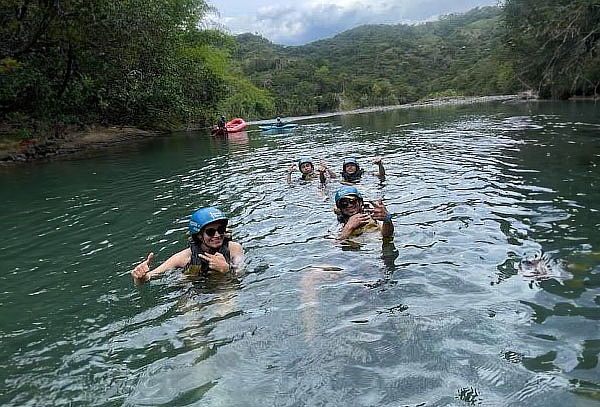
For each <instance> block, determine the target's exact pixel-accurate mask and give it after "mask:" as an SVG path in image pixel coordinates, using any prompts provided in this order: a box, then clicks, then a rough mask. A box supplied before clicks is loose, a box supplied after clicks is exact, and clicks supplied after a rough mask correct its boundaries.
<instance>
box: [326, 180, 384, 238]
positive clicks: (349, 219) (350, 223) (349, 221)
mask: <svg viewBox="0 0 600 407" xmlns="http://www.w3.org/2000/svg"><path fill="white" fill-rule="evenodd" d="M335 206H336V213H337V215H338V221H339V222H340V223H341V224H342V230H341V232H340V234H339V236H338V238H339V239H342V240H343V239H348V238H349V237H352V236H358V235H361V234H362V233H363V232H365V231H367V230H379V231H380V232H381V236H383V237H392V236H394V224H393V222H392V214H390V213H389V212H388V211H387V209H386V208H385V205H384V204H383V201H382V200H381V199H380V200H379V201H377V202H371V205H369V204H367V203H365V202H364V200H363V196H362V194H361V193H360V192H359V191H358V189H356V188H355V187H352V186H345V187H342V188H340V189H338V190H337V192H336V193H335Z"/></svg>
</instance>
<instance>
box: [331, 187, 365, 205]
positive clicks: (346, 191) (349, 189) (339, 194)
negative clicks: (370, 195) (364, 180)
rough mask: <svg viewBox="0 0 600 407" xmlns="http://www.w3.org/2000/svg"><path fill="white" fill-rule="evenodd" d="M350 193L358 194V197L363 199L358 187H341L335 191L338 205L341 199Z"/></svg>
mask: <svg viewBox="0 0 600 407" xmlns="http://www.w3.org/2000/svg"><path fill="white" fill-rule="evenodd" d="M348 195H356V196H357V197H358V198H360V199H362V194H361V193H360V192H358V189H356V188H355V187H341V188H340V189H338V190H337V192H336V193H335V203H336V205H337V203H338V201H339V200H340V199H342V198H343V197H345V196H348Z"/></svg>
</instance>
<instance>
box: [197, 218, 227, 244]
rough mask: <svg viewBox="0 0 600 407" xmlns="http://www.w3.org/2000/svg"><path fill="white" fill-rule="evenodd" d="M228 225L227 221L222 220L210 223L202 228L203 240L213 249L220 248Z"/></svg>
mask: <svg viewBox="0 0 600 407" xmlns="http://www.w3.org/2000/svg"><path fill="white" fill-rule="evenodd" d="M226 226H227V223H226V222H223V221H222V220H220V221H215V222H211V223H209V224H208V225H206V226H205V227H204V228H203V229H202V232H201V233H202V242H203V243H204V244H205V245H207V246H208V247H210V248H212V249H218V248H219V247H221V245H222V244H223V238H224V237H225V228H226Z"/></svg>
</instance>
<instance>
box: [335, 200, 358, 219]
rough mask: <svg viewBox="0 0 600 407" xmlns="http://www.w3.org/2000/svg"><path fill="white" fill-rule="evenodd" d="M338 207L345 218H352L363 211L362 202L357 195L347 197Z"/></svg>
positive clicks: (339, 202) (338, 203) (340, 201)
mask: <svg viewBox="0 0 600 407" xmlns="http://www.w3.org/2000/svg"><path fill="white" fill-rule="evenodd" d="M337 207H338V208H339V209H340V211H342V214H343V215H344V216H352V215H356V214H357V213H359V212H360V211H361V209H362V200H361V199H360V198H359V197H357V196H356V195H346V196H345V197H343V198H340V200H339V201H338V202H337Z"/></svg>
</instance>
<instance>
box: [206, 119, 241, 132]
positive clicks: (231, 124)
mask: <svg viewBox="0 0 600 407" xmlns="http://www.w3.org/2000/svg"><path fill="white" fill-rule="evenodd" d="M246 127H248V125H247V124H246V122H245V121H244V119H240V118H236V119H233V120H230V121H228V122H227V123H226V124H225V128H222V127H217V126H214V127H213V128H212V130H211V133H212V134H213V135H215V136H225V135H227V133H237V132H240V131H244V130H246Z"/></svg>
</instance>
